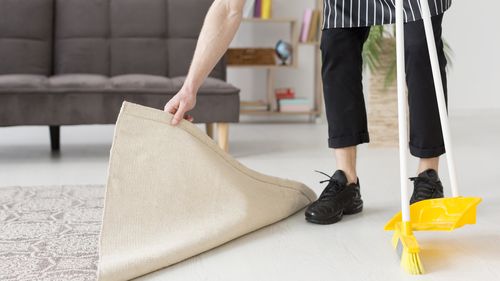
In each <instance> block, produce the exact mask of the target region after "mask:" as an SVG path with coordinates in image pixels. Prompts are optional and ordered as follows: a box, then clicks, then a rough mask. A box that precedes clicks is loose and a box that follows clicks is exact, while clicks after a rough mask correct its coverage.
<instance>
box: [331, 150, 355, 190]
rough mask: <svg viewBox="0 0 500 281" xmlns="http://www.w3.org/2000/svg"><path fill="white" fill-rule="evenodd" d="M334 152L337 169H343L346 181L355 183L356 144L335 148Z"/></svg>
mask: <svg viewBox="0 0 500 281" xmlns="http://www.w3.org/2000/svg"><path fill="white" fill-rule="evenodd" d="M334 152H335V161H336V163H337V169H339V170H342V171H344V173H345V175H346V177H347V183H348V184H351V183H357V181H358V175H357V173H356V146H350V147H344V148H336V149H334Z"/></svg>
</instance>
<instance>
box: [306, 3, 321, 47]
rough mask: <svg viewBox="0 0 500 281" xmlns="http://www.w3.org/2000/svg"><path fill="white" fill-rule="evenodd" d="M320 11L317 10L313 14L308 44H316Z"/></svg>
mask: <svg viewBox="0 0 500 281" xmlns="http://www.w3.org/2000/svg"><path fill="white" fill-rule="evenodd" d="M319 17H320V15H319V10H317V9H315V10H314V11H313V13H312V18H311V24H310V25H309V34H308V35H307V42H316V40H317V36H318V35H317V34H318V29H319Z"/></svg>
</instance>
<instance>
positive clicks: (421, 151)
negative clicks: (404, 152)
mask: <svg viewBox="0 0 500 281" xmlns="http://www.w3.org/2000/svg"><path fill="white" fill-rule="evenodd" d="M445 152H446V149H445V147H444V145H441V146H438V147H433V148H422V147H416V146H414V145H412V144H411V143H410V153H411V155H413V156H415V157H418V158H434V157H439V156H441V155H443V154H445Z"/></svg>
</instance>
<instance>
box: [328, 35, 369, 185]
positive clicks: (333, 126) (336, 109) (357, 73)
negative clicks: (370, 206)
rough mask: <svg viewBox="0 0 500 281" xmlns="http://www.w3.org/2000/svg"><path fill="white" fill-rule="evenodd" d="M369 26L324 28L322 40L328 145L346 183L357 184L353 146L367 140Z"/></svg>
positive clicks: (354, 148) (354, 147)
mask: <svg viewBox="0 0 500 281" xmlns="http://www.w3.org/2000/svg"><path fill="white" fill-rule="evenodd" d="M369 31H370V28H369V27H361V28H345V29H344V28H337V29H326V30H324V31H323V35H322V38H321V51H322V60H323V65H322V79H323V93H324V97H325V107H326V116H327V120H328V145H329V147H330V148H333V149H334V150H335V158H336V162H337V168H338V169H340V170H343V171H344V172H345V173H346V175H347V179H348V181H349V183H353V182H356V181H357V174H356V145H358V144H361V143H365V142H368V141H369V135H368V126H367V118H366V109H365V100H364V96H363V84H362V71H363V61H362V56H361V53H362V50H363V44H364V42H365V41H366V38H367V36H368V34H369Z"/></svg>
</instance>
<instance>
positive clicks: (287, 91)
mask: <svg viewBox="0 0 500 281" xmlns="http://www.w3.org/2000/svg"><path fill="white" fill-rule="evenodd" d="M274 95H275V96H276V100H284V99H293V98H295V91H294V90H293V89H292V88H278V89H276V90H274Z"/></svg>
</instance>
